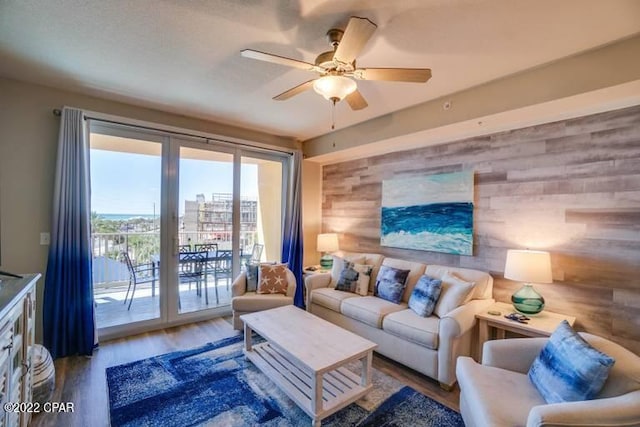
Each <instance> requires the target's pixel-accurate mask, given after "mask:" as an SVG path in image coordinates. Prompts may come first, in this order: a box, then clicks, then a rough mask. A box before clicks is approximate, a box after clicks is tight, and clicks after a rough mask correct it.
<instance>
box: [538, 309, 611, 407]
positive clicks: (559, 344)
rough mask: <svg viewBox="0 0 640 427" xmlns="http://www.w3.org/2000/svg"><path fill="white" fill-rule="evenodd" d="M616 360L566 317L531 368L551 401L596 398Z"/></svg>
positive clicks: (543, 394) (543, 393)
mask: <svg viewBox="0 0 640 427" xmlns="http://www.w3.org/2000/svg"><path fill="white" fill-rule="evenodd" d="M614 362H615V360H614V359H613V358H612V357H610V356H608V355H606V354H604V353H602V352H601V351H599V350H596V349H595V348H593V347H592V346H591V345H590V344H589V343H588V342H586V341H585V340H584V338H582V337H581V336H580V335H578V334H577V333H576V332H575V331H574V330H573V329H572V328H571V326H569V323H568V322H567V321H566V320H563V321H562V323H561V324H560V326H558V327H557V328H556V330H555V331H554V332H553V334H551V337H549V341H547V343H546V344H545V346H544V347H543V348H542V351H541V352H540V354H539V355H538V357H537V358H536V359H535V360H534V361H533V364H532V365H531V368H529V374H528V375H529V380H531V382H532V383H533V385H534V386H535V387H536V388H537V389H538V392H540V394H541V395H542V397H543V398H544V400H545V401H546V402H547V403H560V402H575V401H582V400H589V399H593V398H594V397H595V396H596V395H597V394H598V392H599V391H600V390H601V389H602V387H603V386H604V383H605V381H606V380H607V377H608V376H609V370H610V369H611V367H612V366H613V364H614Z"/></svg>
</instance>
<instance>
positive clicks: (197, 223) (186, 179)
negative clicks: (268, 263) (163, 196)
mask: <svg viewBox="0 0 640 427" xmlns="http://www.w3.org/2000/svg"><path fill="white" fill-rule="evenodd" d="M180 143H181V144H185V143H186V142H183V141H180ZM233 168H234V154H233V153H229V152H221V151H218V150H212V149H202V148H195V147H194V146H193V145H191V146H184V145H181V146H180V147H179V168H178V170H179V174H178V221H177V224H176V225H177V228H178V229H177V230H176V231H177V239H176V242H177V259H176V262H177V265H178V269H177V273H178V275H177V280H178V290H179V291H178V297H179V304H178V312H179V313H180V314H183V313H190V312H195V311H201V310H206V309H209V308H216V307H223V306H228V305H229V304H230V302H231V283H232V282H233V279H234V274H233V272H234V268H233V263H234V257H233V250H234V244H233V241H234V239H233V237H234V233H233V217H234V215H233V213H234V208H235V207H234V199H233Z"/></svg>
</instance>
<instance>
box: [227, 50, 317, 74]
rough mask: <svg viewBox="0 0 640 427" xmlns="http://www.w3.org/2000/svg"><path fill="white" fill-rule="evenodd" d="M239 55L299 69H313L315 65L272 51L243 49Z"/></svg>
mask: <svg viewBox="0 0 640 427" xmlns="http://www.w3.org/2000/svg"><path fill="white" fill-rule="evenodd" d="M240 55H242V56H244V57H245V58H251V59H257V60H258V61H266V62H272V63H274V64H280V65H286V66H287V67H294V68H299V69H301V70H307V71H315V69H316V66H315V65H314V64H310V63H308V62H304V61H298V60H297V59H291V58H287V57H284V56H278V55H274V54H272V53H265V52H260V51H257V50H253V49H244V50H241V51H240Z"/></svg>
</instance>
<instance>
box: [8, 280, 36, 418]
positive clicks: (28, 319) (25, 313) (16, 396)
mask: <svg viewBox="0 0 640 427" xmlns="http://www.w3.org/2000/svg"><path fill="white" fill-rule="evenodd" d="M39 278H40V275H39V274H31V275H27V276H25V277H24V278H22V279H11V280H7V279H2V282H0V401H1V402H2V405H4V404H5V403H7V402H11V403H14V404H15V403H29V402H31V396H32V389H31V386H32V376H33V372H32V369H31V360H32V353H33V344H34V332H35V331H34V326H35V297H36V282H37V281H38V279H39ZM3 407H4V406H3ZM30 420H31V414H30V413H28V412H27V411H9V412H7V411H5V410H3V411H2V414H1V415H0V427H17V426H21V427H26V426H27V425H28V424H29V422H30Z"/></svg>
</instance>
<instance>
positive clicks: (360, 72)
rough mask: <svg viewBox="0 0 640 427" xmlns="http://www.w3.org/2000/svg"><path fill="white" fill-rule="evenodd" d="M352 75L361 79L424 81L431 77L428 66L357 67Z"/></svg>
mask: <svg viewBox="0 0 640 427" xmlns="http://www.w3.org/2000/svg"><path fill="white" fill-rule="evenodd" d="M353 77H355V78H357V79H361V80H386V81H395V82H414V83H424V82H426V81H427V80H429V79H430V78H431V69H429V68H359V69H357V70H355V71H354V72H353Z"/></svg>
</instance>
